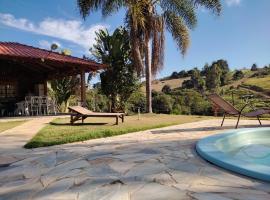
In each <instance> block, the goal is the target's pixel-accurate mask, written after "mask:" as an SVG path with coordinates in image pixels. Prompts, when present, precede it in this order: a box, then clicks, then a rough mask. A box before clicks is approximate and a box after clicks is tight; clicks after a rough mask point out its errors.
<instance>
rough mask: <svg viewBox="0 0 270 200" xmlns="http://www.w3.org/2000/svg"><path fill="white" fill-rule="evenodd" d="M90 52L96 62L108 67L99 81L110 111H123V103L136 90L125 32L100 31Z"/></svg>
mask: <svg viewBox="0 0 270 200" xmlns="http://www.w3.org/2000/svg"><path fill="white" fill-rule="evenodd" d="M91 52H92V54H93V56H94V57H95V58H96V60H97V61H100V62H102V63H104V64H107V65H108V67H107V68H106V70H105V71H104V72H102V73H101V74H100V79H101V91H102V92H103V93H104V94H105V95H107V96H108V97H109V99H110V101H111V110H112V111H117V110H125V102H126V101H127V100H128V99H129V97H130V95H131V94H132V92H134V91H135V90H136V89H137V88H138V79H137V76H136V71H135V67H134V65H133V60H132V59H131V56H130V54H131V46H130V42H129V35H128V32H127V30H126V29H124V28H117V29H116V30H115V31H114V33H113V34H112V35H110V34H109V33H108V31H107V30H100V31H99V32H97V33H96V44H95V45H94V46H93V48H92V49H91Z"/></svg>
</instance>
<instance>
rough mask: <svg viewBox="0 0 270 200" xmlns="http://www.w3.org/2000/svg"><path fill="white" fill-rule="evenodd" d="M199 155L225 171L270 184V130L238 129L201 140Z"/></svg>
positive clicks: (198, 147)
mask: <svg viewBox="0 0 270 200" xmlns="http://www.w3.org/2000/svg"><path fill="white" fill-rule="evenodd" d="M196 149H197V152H198V153H199V155H201V156H202V157H203V158H204V159H206V160H208V161H209V162H212V163H214V164H216V165H218V166H220V167H223V168H225V169H228V170H231V171H234V172H237V173H240V174H243V175H246V176H250V177H253V178H257V179H261V180H265V181H270V128H257V129H239V130H233V131H229V132H226V133H223V134H218V135H213V136H210V137H206V138H204V139H202V140H200V141H199V142H198V143H197V145H196Z"/></svg>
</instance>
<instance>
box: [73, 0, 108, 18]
mask: <svg viewBox="0 0 270 200" xmlns="http://www.w3.org/2000/svg"><path fill="white" fill-rule="evenodd" d="M102 2H103V0H77V5H78V7H79V11H80V14H81V15H82V17H83V18H84V19H85V18H86V17H87V16H88V15H89V14H90V12H92V11H97V10H98V9H99V8H101V6H102Z"/></svg>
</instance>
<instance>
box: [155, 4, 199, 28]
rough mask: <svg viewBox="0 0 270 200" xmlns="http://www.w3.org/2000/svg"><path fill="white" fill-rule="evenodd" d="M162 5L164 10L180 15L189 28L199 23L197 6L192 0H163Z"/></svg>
mask: <svg viewBox="0 0 270 200" xmlns="http://www.w3.org/2000/svg"><path fill="white" fill-rule="evenodd" d="M160 6H161V8H162V9H163V11H164V12H166V11H168V12H172V13H175V14H176V15H178V16H180V17H181V18H182V19H183V20H184V21H185V23H186V25H187V26H188V27H189V28H191V29H192V28H194V27H195V26H196V24H197V17H196V13H195V6H194V3H193V2H192V1H191V0H181V1H179V0H161V2H160Z"/></svg>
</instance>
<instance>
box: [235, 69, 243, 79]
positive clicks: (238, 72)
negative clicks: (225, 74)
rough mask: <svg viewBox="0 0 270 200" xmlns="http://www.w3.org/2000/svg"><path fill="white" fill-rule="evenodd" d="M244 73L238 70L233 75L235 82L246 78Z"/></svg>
mask: <svg viewBox="0 0 270 200" xmlns="http://www.w3.org/2000/svg"><path fill="white" fill-rule="evenodd" d="M244 76H245V75H244V73H243V72H242V71H241V70H236V71H235V72H234V74H233V80H240V79H242V78H244Z"/></svg>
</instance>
